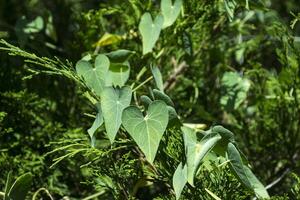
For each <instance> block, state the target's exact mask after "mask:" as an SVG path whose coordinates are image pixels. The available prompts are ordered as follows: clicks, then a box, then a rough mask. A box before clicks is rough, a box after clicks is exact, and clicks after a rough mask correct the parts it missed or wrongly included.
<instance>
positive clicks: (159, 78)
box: [151, 66, 164, 92]
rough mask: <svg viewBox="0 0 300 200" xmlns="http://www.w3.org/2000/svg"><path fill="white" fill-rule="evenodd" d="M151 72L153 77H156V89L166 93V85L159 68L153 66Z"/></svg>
mask: <svg viewBox="0 0 300 200" xmlns="http://www.w3.org/2000/svg"><path fill="white" fill-rule="evenodd" d="M151 72H152V75H153V77H154V80H155V84H156V87H157V88H158V89H159V90H160V91H162V92H164V83H163V80H162V75H161V73H160V71H159V69H158V67H157V66H151Z"/></svg>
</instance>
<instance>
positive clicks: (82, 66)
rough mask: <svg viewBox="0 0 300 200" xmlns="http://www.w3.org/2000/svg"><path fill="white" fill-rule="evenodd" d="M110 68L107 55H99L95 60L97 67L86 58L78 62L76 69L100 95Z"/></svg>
mask: <svg viewBox="0 0 300 200" xmlns="http://www.w3.org/2000/svg"><path fill="white" fill-rule="evenodd" d="M108 69H109V60H108V58H107V57H106V56H105V55H98V56H97V57H96V60H95V68H93V66H92V65H91V64H90V63H89V62H88V61H85V60H80V61H78V62H77V63H76V71H77V74H78V75H79V76H82V77H83V78H84V80H85V81H86V84H87V86H89V87H90V88H91V89H93V90H94V91H95V93H96V94H97V95H99V96H100V94H101V92H102V90H103V89H104V87H105V83H106V81H105V79H106V77H107V73H108Z"/></svg>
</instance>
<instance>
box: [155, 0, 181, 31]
mask: <svg viewBox="0 0 300 200" xmlns="http://www.w3.org/2000/svg"><path fill="white" fill-rule="evenodd" d="M181 6H182V0H175V2H174V4H172V0H161V6H160V7H161V12H162V15H163V16H164V24H163V28H166V27H168V26H171V25H172V24H173V23H174V22H175V20H176V19H177V17H178V15H179V13H180V8H181Z"/></svg>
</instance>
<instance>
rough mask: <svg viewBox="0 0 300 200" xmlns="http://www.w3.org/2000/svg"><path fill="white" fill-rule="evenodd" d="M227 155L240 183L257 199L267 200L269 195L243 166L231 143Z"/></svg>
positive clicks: (237, 152) (247, 168)
mask: <svg viewBox="0 0 300 200" xmlns="http://www.w3.org/2000/svg"><path fill="white" fill-rule="evenodd" d="M227 155H228V159H229V160H230V166H231V169H232V171H233V172H234V174H235V175H236V177H237V178H238V179H239V180H240V182H241V183H243V184H244V185H245V186H246V187H247V188H248V189H250V190H252V191H254V192H255V194H256V195H257V196H258V197H260V198H269V194H268V192H267V190H266V189H265V187H264V186H263V184H262V183H261V182H260V181H259V180H258V179H257V178H256V177H255V175H254V174H253V173H252V172H251V170H250V169H249V167H247V166H246V165H244V164H243V161H242V158H241V156H240V153H239V151H238V150H237V148H236V147H235V146H234V145H233V144H232V143H228V147H227Z"/></svg>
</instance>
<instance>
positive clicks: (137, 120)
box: [122, 100, 168, 163]
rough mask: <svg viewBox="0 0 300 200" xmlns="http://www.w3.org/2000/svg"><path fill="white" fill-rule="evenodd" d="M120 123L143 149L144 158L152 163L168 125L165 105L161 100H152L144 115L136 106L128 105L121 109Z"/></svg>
mask: <svg viewBox="0 0 300 200" xmlns="http://www.w3.org/2000/svg"><path fill="white" fill-rule="evenodd" d="M122 124H123V126H124V127H125V129H126V130H127V131H128V133H129V134H130V135H131V137H132V138H133V139H134V141H135V142H136V143H137V145H138V146H139V148H140V149H141V150H142V151H143V153H144V154H145V156H146V159H147V160H148V161H149V162H150V163H153V161H154V158H155V155H156V152H157V149H158V146H159V143H160V140H161V138H162V136H163V134H164V131H165V130H166V127H167V125H168V109H167V105H166V104H165V103H164V102H163V101H159V100H156V101H153V102H152V103H151V104H150V105H149V107H148V110H147V115H146V116H145V117H144V116H143V113H142V112H141V111H140V110H139V109H138V108H137V107H136V106H130V107H128V108H126V109H125V110H124V111H123V115H122Z"/></svg>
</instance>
